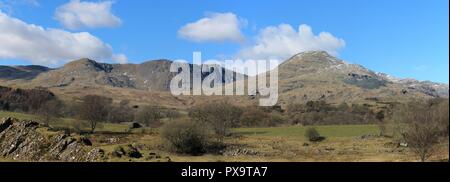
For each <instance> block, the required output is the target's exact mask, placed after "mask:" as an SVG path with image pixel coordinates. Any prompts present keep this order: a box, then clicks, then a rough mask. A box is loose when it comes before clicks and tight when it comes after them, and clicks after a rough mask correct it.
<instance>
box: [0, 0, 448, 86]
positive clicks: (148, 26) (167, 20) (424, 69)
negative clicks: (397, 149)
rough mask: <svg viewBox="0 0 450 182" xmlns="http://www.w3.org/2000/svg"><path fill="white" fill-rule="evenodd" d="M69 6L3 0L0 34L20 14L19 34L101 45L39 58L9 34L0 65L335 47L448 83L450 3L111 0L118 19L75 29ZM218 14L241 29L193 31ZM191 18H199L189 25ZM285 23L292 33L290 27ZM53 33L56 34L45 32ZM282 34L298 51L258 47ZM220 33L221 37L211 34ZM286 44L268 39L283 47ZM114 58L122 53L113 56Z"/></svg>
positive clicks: (405, 73)
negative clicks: (308, 33) (307, 33)
mask: <svg viewBox="0 0 450 182" xmlns="http://www.w3.org/2000/svg"><path fill="white" fill-rule="evenodd" d="M74 2H76V3H82V2H86V1H74ZM87 2H93V3H100V2H103V3H104V2H107V1H97V0H95V1H87ZM67 3H69V0H0V9H1V11H2V13H3V14H4V15H3V18H4V19H5V20H7V21H3V22H0V23H3V24H4V26H3V27H2V26H1V25H0V33H2V32H1V31H2V30H1V28H6V27H10V25H9V24H8V26H6V23H5V22H8V23H11V22H14V21H12V20H13V19H14V20H19V21H21V22H23V23H24V24H23V25H17V27H15V28H17V30H16V29H13V30H14V31H17V32H18V31H19V30H21V29H20V28H21V27H22V28H23V27H28V26H30V25H31V24H34V25H37V26H39V27H41V28H43V29H44V30H47V29H49V28H52V29H57V30H61V31H64V32H66V34H64V35H67V36H68V37H71V36H72V35H74V34H76V33H79V32H88V34H89V36H88V38H89V39H88V40H93V38H95V40H99V41H101V42H100V43H99V42H96V44H94V45H95V46H96V47H94V48H93V47H92V45H91V44H89V45H86V44H85V43H79V42H77V43H70V44H69V43H63V44H64V45H66V46H63V47H57V46H59V45H57V46H48V47H46V48H42V50H46V49H48V50H55V53H54V54H57V55H53V54H50V53H48V54H45V55H42V57H41V58H40V59H39V60H33V59H38V58H33V57H30V56H28V55H26V52H28V50H30V49H32V48H33V47H30V48H29V49H26V50H20V49H19V50H18V49H17V48H16V47H14V46H12V45H13V41H16V39H12V38H8V39H6V38H4V39H1V38H0V40H2V42H0V48H3V47H6V48H3V49H4V53H3V55H2V52H1V51H0V64H7V65H17V64H32V63H40V64H46V65H49V66H60V65H61V64H63V63H64V62H66V61H67V60H63V59H65V58H71V57H75V56H83V55H84V54H86V56H85V57H90V56H91V54H92V56H94V57H95V56H98V57H99V58H101V59H104V60H103V61H108V62H113V61H112V60H122V61H125V60H126V61H127V62H129V63H140V62H143V61H147V60H153V59H160V58H166V59H186V60H191V59H192V52H193V51H201V52H202V54H203V59H213V58H222V57H227V58H230V57H239V56H241V55H248V56H257V57H258V56H261V58H262V57H264V56H272V54H273V56H275V57H276V56H278V57H279V58H285V57H286V56H287V55H288V54H293V51H298V50H309V49H320V48H323V49H325V50H327V51H332V52H334V53H333V54H334V55H336V56H337V57H339V58H341V59H344V60H346V61H348V62H351V63H357V64H361V65H363V66H365V67H367V68H369V69H372V70H375V71H380V72H384V73H388V74H391V75H394V76H397V77H403V78H406V77H408V78H416V79H419V80H432V81H438V82H444V83H448V78H449V68H448V67H449V52H448V49H449V42H448V41H449V37H448V35H449V24H448V22H449V19H448V18H449V10H448V6H449V5H448V1H447V0H432V1H427V0H394V1H392V0H377V1H373V0H339V1H337V0H314V1H312V0H304V1H300V0H278V1H260V0H259V1H257V0H246V1H237V0H236V1H230V0H215V1H212V0H205V1H193V0H191V1H186V0H183V1H182V0H176V1H175V0H164V1H163V0H151V1H142V0H126V1H125V0H115V1H114V2H112V3H111V5H110V10H107V11H108V12H106V13H107V14H108V13H109V14H108V15H111V16H106V15H105V17H106V18H105V19H108V18H109V21H106V22H98V21H94V20H92V21H94V22H92V21H91V22H81V24H80V22H78V23H79V24H77V25H72V27H71V26H68V25H65V24H64V23H63V21H62V20H61V18H58V15H57V9H58V8H59V10H60V11H70V10H67V9H70V8H71V7H73V6H70V7H67V8H66V9H64V10H62V9H63V8H61V6H63V5H64V4H67ZM222 15H223V16H222ZM228 15H229V16H228ZM96 16H97V17H103V16H100V15H96ZM218 17H223V19H225V20H226V21H227V22H228V23H230V21H231V22H232V23H236V26H234V24H233V25H230V26H228V24H226V25H227V26H225V24H224V28H223V29H233V28H235V29H233V30H230V31H228V32H226V31H224V32H222V31H218V30H216V29H213V30H210V29H202V28H200V30H204V31H207V30H209V31H210V32H208V33H204V32H201V33H203V34H200V35H202V36H204V35H205V34H206V35H210V36H209V37H198V36H197V37H196V36H195V35H198V34H195V31H199V28H198V27H197V26H198V25H199V24H200V23H199V21H200V20H201V19H204V18H209V19H215V18H218ZM115 18H117V19H115ZM233 18H234V19H233ZM99 19H100V18H99ZM228 20H230V21H228ZM233 20H235V21H233ZM195 23H197V24H195ZM189 24H193V25H192V26H187V25H189ZM282 25H285V26H282ZM300 25H306V26H304V28H305V27H306V29H307V28H310V29H312V32H313V36H315V38H318V37H319V34H320V33H321V32H328V33H329V35H330V37H331V38H330V39H326V40H322V39H321V40H316V41H312V42H311V41H301V40H304V39H302V38H301V36H300V38H299V37H297V36H296V35H293V34H292V31H293V33H296V32H298V31H300V30H299V26H300ZM183 28H184V29H183ZM268 28H269V29H268ZM291 29H292V30H291ZM182 30H185V31H182ZM269 30H272V31H269ZM282 30H287V32H288V33H286V31H282ZM36 31H38V32H39V31H40V30H36ZM193 32H194V33H193ZM221 32H222V34H221ZM262 32H266V34H264V33H262ZM267 32H270V33H267ZM283 32H284V33H285V34H283ZM7 33H9V34H13V36H16V35H14V34H15V33H16V32H13V31H12V30H11V31H9V32H7ZM46 33H48V34H51V35H48V36H47V35H43V34H46ZM268 34H269V35H268ZM278 34H283V35H282V36H283V37H284V38H290V40H289V41H288V42H289V43H292V46H290V47H287V48H293V50H291V51H283V50H281V52H280V51H279V52H271V51H269V52H267V50H265V51H266V52H264V51H262V52H263V53H261V52H258V51H255V50H257V49H254V48H255V47H257V46H258V45H266V44H265V43H264V40H267V41H266V43H267V42H269V43H268V44H271V42H272V40H273V38H274V37H279V35H278ZM4 35H6V33H5V34H4ZM36 35H39V36H43V37H46V38H48V37H52V38H51V39H52V40H54V39H56V38H55V37H60V36H59V34H57V33H55V32H51V31H43V32H39V33H36V34H35V32H31V31H30V36H36ZM20 36H26V35H20ZM214 36H216V38H213V37H214ZM0 37H1V36H0ZM9 37H11V36H9ZM22 38H23V37H22ZM28 39H29V38H28ZM28 39H27V40H28ZM45 40H46V39H45ZM80 40H85V39H80ZM308 40H309V39H308ZM59 41H60V40H59V39H58V40H57V41H56V40H55V41H54V42H52V41H50V43H55V42H56V43H58V44H59V43H60V42H59ZM296 41H297V42H296ZM94 42H95V41H94ZM50 43H49V44H50ZM278 43H279V44H280V43H283V42H278ZM308 43H311V44H317V46H309V45H303V44H308ZM2 44H3V45H4V46H3V47H2V46H1V45H2ZM79 44H80V45H81V47H82V46H85V47H87V48H86V49H81V48H80V50H78V49H77V48H74V47H71V46H73V45H76V46H77V47H80V46H78V45H79ZM279 44H273V45H267V46H268V47H270V46H275V47H277V46H278V45H279ZM20 45H28V44H20ZM105 45H106V46H105ZM280 46H282V47H283V46H285V45H280ZM39 48H41V47H39ZM60 48H61V49H62V48H67V49H68V50H72V49H77V50H74V51H78V52H67V53H64V55H62V53H61V51H58V50H59V49H60ZM12 50H14V51H16V50H17V51H16V52H25V53H21V54H19V55H16V54H17V53H15V52H12ZM42 50H41V51H40V52H42ZM252 50H253V51H252ZM7 51H11V52H7ZM245 51H246V52H245ZM49 52H51V51H49ZM63 52H65V51H63ZM38 53H39V52H38ZM244 53H245V54H244ZM120 56H122V57H120ZM117 57H120V58H123V59H116V58H117ZM125 57H126V59H125ZM258 58H259V57H258ZM59 59H61V60H59Z"/></svg>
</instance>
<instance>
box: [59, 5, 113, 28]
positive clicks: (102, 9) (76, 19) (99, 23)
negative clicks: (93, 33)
mask: <svg viewBox="0 0 450 182" xmlns="http://www.w3.org/2000/svg"><path fill="white" fill-rule="evenodd" d="M112 4H113V2H112V1H100V2H82V1H80V0H71V1H70V2H69V3H67V4H64V5H62V6H60V7H58V8H57V9H56V12H55V19H56V20H58V21H59V22H60V23H61V24H62V25H63V26H64V27H66V28H68V29H71V30H76V29H80V28H85V27H86V28H101V27H116V26H119V25H120V24H121V20H120V18H118V17H117V16H115V15H114V14H112V12H111V6H112Z"/></svg>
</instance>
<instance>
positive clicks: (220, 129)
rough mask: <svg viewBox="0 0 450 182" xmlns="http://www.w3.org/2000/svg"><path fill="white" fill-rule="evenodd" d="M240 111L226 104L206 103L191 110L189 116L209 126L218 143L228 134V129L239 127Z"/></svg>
mask: <svg viewBox="0 0 450 182" xmlns="http://www.w3.org/2000/svg"><path fill="white" fill-rule="evenodd" d="M242 112H243V111H242V109H241V108H239V107H237V106H233V105H231V104H229V103H227V102H219V103H208V104H204V105H200V106H196V107H194V108H192V109H191V110H190V112H189V116H190V117H191V118H192V119H193V120H195V121H197V122H201V123H204V124H205V125H209V126H210V127H212V129H213V130H214V132H215V134H216V135H217V139H218V142H222V141H223V138H224V137H225V136H226V135H227V134H228V129H229V128H231V127H236V126H238V125H239V119H240V117H241V115H242Z"/></svg>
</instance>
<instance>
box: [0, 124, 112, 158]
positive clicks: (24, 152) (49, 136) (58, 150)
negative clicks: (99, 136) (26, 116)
mask: <svg viewBox="0 0 450 182" xmlns="http://www.w3.org/2000/svg"><path fill="white" fill-rule="evenodd" d="M86 140H88V139H86V138H84V137H73V136H69V135H67V134H64V132H49V131H48V128H45V127H42V126H41V125H40V124H39V123H38V122H35V121H19V120H18V119H14V118H4V119H1V120H0V156H3V157H6V158H11V159H14V160H18V161H64V162H94V161H101V160H102V159H103V158H104V152H103V150H101V149H98V148H92V147H91V146H89V145H87V144H86V143H88V144H89V142H86Z"/></svg>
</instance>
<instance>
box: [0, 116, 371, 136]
mask: <svg viewBox="0 0 450 182" xmlns="http://www.w3.org/2000/svg"><path fill="white" fill-rule="evenodd" d="M3 117H15V118H18V119H22V120H36V116H34V115H30V114H24V113H16V112H5V111H0V118H3ZM75 122H77V121H76V120H75V119H70V118H64V119H59V120H58V121H57V122H54V123H52V126H54V127H69V128H71V127H73V123H75ZM314 127H315V128H316V129H317V130H318V131H319V133H320V134H321V135H323V136H325V137H331V138H332V137H357V136H362V135H367V134H378V133H379V128H378V126H377V125H322V126H314ZM306 128H308V126H284V127H271V128H236V129H234V130H233V132H235V133H237V134H242V135H246V136H262V137H266V136H267V137H293V138H303V137H304V135H305V130H306ZM84 129H88V128H87V127H84ZM128 129H129V124H128V123H126V124H114V123H103V124H102V125H101V127H99V128H98V129H97V131H98V132H102V131H103V132H118V133H120V132H126V131H127V130H128Z"/></svg>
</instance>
